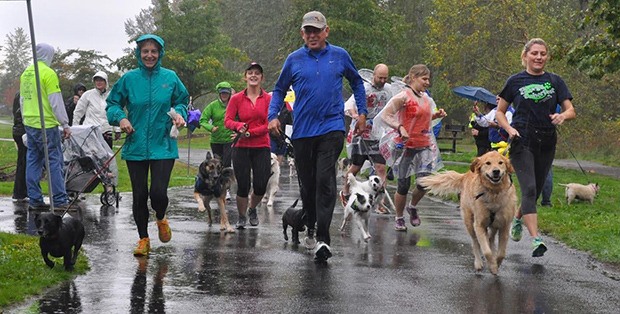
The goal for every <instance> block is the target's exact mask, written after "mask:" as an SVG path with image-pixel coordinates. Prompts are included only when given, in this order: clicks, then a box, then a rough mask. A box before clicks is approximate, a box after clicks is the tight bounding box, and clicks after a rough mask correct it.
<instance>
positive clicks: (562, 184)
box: [558, 183, 568, 186]
mask: <svg viewBox="0 0 620 314" xmlns="http://www.w3.org/2000/svg"><path fill="white" fill-rule="evenodd" d="M558 185H561V186H568V184H564V183H558Z"/></svg>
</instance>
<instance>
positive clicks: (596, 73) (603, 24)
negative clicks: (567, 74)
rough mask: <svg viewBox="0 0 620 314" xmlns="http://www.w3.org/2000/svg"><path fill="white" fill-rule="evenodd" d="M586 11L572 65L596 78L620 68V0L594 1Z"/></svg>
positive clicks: (573, 49) (585, 2)
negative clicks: (581, 35) (619, 49)
mask: <svg viewBox="0 0 620 314" xmlns="http://www.w3.org/2000/svg"><path fill="white" fill-rule="evenodd" d="M581 2H583V3H584V4H587V3H588V2H589V8H588V9H587V11H585V12H584V14H583V17H582V23H581V33H582V34H583V35H584V36H583V37H581V38H579V39H578V41H577V45H575V46H574V47H573V48H572V49H571V50H570V52H569V62H570V63H571V64H574V65H577V66H578V67H579V69H580V70H582V71H584V72H586V73H587V74H588V75H589V76H591V77H594V78H601V77H603V76H604V75H605V74H607V73H614V72H617V71H618V70H619V69H620V53H618V46H619V45H620V1H619V0H591V1H581Z"/></svg>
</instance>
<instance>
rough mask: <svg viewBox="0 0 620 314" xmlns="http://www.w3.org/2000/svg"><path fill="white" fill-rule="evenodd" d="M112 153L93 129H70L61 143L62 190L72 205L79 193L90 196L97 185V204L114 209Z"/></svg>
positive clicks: (96, 128) (115, 171) (97, 129)
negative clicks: (99, 187)
mask: <svg viewBox="0 0 620 314" xmlns="http://www.w3.org/2000/svg"><path fill="white" fill-rule="evenodd" d="M114 156H115V154H114V152H112V149H110V147H109V146H108V144H107V143H106V142H105V140H104V138H103V134H102V133H101V128H100V127H99V126H95V125H78V126H72V127H71V136H70V137H69V138H68V139H66V140H64V141H63V157H64V160H65V186H66V189H67V194H68V195H69V198H71V200H72V201H73V200H74V199H76V198H78V197H79V196H80V194H81V193H90V192H92V191H93V190H94V189H95V187H97V186H98V185H99V183H101V184H102V185H103V187H104V190H103V192H102V193H101V197H100V200H101V204H103V205H108V206H113V205H115V206H116V207H117V208H118V201H119V193H117V192H116V186H117V183H118V167H117V166H116V160H115V159H114Z"/></svg>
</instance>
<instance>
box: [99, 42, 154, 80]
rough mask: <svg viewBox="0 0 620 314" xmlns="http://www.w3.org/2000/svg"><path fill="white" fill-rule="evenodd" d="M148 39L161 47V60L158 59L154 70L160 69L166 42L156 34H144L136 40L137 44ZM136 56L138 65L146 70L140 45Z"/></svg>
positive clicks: (137, 46)
mask: <svg viewBox="0 0 620 314" xmlns="http://www.w3.org/2000/svg"><path fill="white" fill-rule="evenodd" d="M147 39H152V40H154V41H156V42H157V43H158V44H159V46H160V47H161V49H159V58H157V64H155V67H154V68H153V69H158V68H159V67H160V66H161V59H162V58H163V57H164V55H165V49H164V40H163V39H162V38H161V37H159V36H157V35H155V34H144V35H142V36H140V37H138V39H136V44H139V43H140V42H141V41H144V40H147ZM135 55H136V59H138V65H139V66H140V67H141V68H144V69H146V67H145V66H144V63H142V58H141V57H140V46H139V45H136V50H135ZM106 81H107V80H106Z"/></svg>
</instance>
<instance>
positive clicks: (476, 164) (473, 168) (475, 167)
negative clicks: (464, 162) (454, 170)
mask: <svg viewBox="0 0 620 314" xmlns="http://www.w3.org/2000/svg"><path fill="white" fill-rule="evenodd" d="M481 162H482V160H481V158H480V157H476V159H474V161H472V162H471V165H469V170H470V171H471V172H473V173H475V172H476V171H477V170H478V168H480V163H481Z"/></svg>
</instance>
